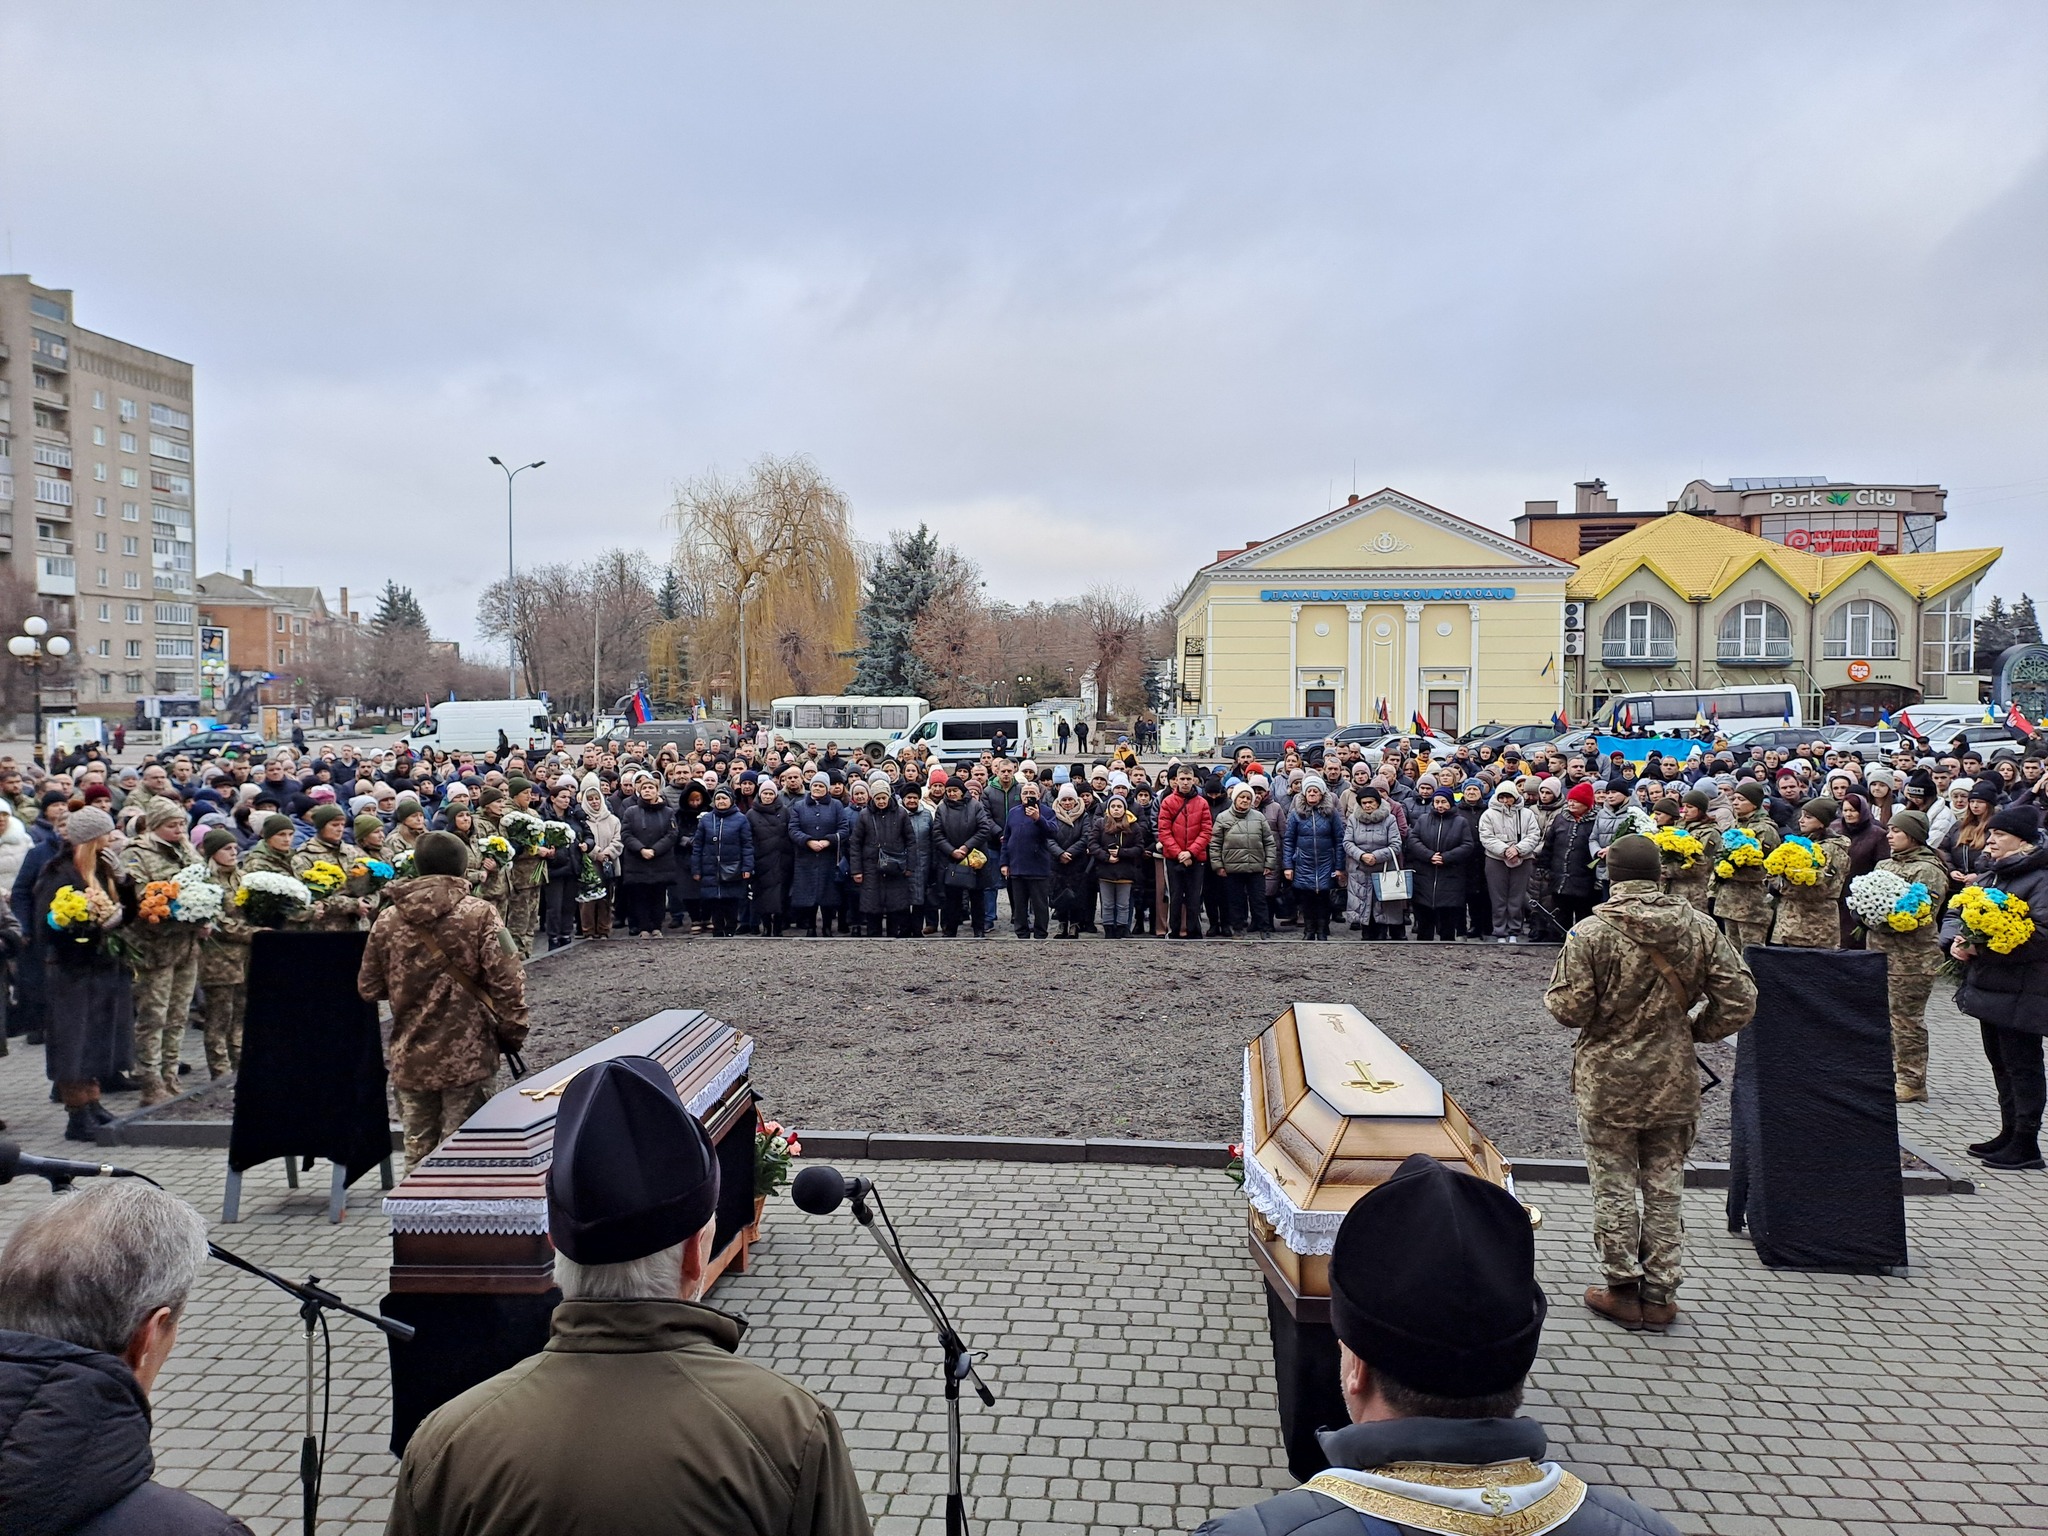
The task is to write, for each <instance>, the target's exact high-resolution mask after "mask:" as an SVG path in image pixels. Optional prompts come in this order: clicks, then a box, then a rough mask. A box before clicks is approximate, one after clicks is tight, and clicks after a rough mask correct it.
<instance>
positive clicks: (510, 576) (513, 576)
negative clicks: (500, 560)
mask: <svg viewBox="0 0 2048 1536" xmlns="http://www.w3.org/2000/svg"><path fill="white" fill-rule="evenodd" d="M491 462H492V463H493V464H495V465H497V466H498V468H500V469H502V470H504V471H505V624H506V627H507V629H508V630H509V631H510V633H509V634H507V636H506V637H505V697H506V698H508V699H516V698H518V697H519V683H518V680H517V678H516V676H515V675H514V668H515V666H516V664H517V662H518V660H519V576H518V571H517V569H516V568H515V567H514V565H513V564H512V482H513V481H514V480H516V479H518V478H519V477H520V476H521V475H523V474H525V473H526V472H527V471H528V470H529V469H539V468H540V467H541V465H543V464H545V463H547V460H546V459H535V460H534V461H533V462H532V463H531V464H522V465H520V466H519V467H518V468H517V469H513V468H511V467H509V466H508V465H507V464H506V463H505V461H504V460H503V459H501V458H499V457H498V456H497V455H496V454H495V453H494V454H492V455H491Z"/></svg>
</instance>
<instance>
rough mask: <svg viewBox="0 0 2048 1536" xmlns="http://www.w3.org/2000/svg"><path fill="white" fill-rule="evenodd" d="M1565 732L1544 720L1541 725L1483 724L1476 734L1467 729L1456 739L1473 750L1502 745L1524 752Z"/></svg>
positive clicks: (1551, 740)
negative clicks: (1517, 748)
mask: <svg viewBox="0 0 2048 1536" xmlns="http://www.w3.org/2000/svg"><path fill="white" fill-rule="evenodd" d="M1566 734H1568V733H1567V732H1562V731H1560V730H1558V728H1557V727H1556V726H1555V725H1553V724H1551V723H1549V722H1548V721H1546V722H1544V723H1543V724H1542V725H1492V726H1483V727H1481V728H1480V731H1479V732H1478V733H1477V734H1474V733H1473V732H1471V731H1467V732H1466V733H1465V734H1464V735H1462V736H1460V737H1459V738H1458V740H1459V741H1460V742H1462V743H1463V744H1464V745H1466V746H1468V747H1470V748H1471V749H1472V750H1473V751H1475V752H1477V751H1478V750H1479V749H1480V748H1481V747H1492V748H1493V749H1494V751H1496V752H1498V751H1499V750H1500V749H1501V748H1502V747H1519V748H1521V749H1522V750H1523V751H1525V752H1526V751H1527V750H1528V749H1529V748H1531V747H1533V746H1538V745H1540V744H1542V743H1545V742H1554V741H1556V740H1557V739H1558V737H1560V736H1562V735H1566Z"/></svg>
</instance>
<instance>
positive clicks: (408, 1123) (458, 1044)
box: [356, 832, 526, 1172]
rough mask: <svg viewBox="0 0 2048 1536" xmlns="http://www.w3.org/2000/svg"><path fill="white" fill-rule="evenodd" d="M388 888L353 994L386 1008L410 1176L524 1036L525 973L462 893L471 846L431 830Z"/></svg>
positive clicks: (502, 937)
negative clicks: (409, 867)
mask: <svg viewBox="0 0 2048 1536" xmlns="http://www.w3.org/2000/svg"><path fill="white" fill-rule="evenodd" d="M413 859H414V864H415V868H417V869H418V871H419V873H418V874H417V875H416V876H415V877H414V878H413V879H411V880H407V881H405V882H404V883H403V884H400V885H394V886H392V887H391V888H390V889H391V892H392V898H391V905H390V907H388V908H387V909H386V910H385V911H383V912H382V913H380V914H378V917H377V922H376V925H375V926H374V927H372V928H371V930H370V940H369V943H368V945H366V946H365V948H364V950H363V965H362V970H361V971H360V973H358V975H357V978H356V990H357V991H358V992H359V993H361V994H362V995H363V997H365V998H367V999H369V1000H370V1001H372V1002H375V1001H379V1000H388V1001H389V1002H390V1004H391V1043H390V1045H389V1046H388V1047H387V1048H386V1052H385V1059H386V1062H387V1064H388V1066H389V1068H390V1071H391V1082H392V1086H393V1087H394V1088H395V1089H396V1090H397V1094H398V1113H399V1119H400V1121H401V1122H402V1123H403V1125H404V1127H405V1166H406V1171H407V1172H410V1171H411V1170H412V1169H413V1168H415V1167H417V1166H418V1165H419V1163H420V1161H421V1160H422V1159H423V1158H425V1157H426V1155H427V1154H428V1153H429V1152H431V1151H433V1150H434V1148H436V1147H438V1146H439V1145H440V1144H441V1143H442V1142H444V1141H446V1140H447V1139H448V1138H449V1137H450V1136H452V1135H453V1134H454V1133H455V1132H456V1131H457V1130H458V1129H460V1127H461V1125H462V1122H463V1121H465V1120H467V1119H468V1118H469V1117H470V1116H471V1115H473V1114H475V1113H476V1111H477V1110H478V1109H480V1108H481V1107H482V1106H483V1104H484V1102H485V1100H487V1099H488V1098H489V1097H490V1092H491V1079H492V1077H493V1076H494V1075H495V1074H496V1073H497V1070H498V1062H499V1060H500V1053H501V1052H502V1051H516V1050H518V1049H519V1047H520V1046H521V1045H523V1044H525V1042H526V971H525V968H524V967H523V966H522V965H521V964H520V962H519V956H518V954H517V952H516V950H515V947H514V945H513V943H512V939H511V936H510V935H509V934H507V933H506V932H505V926H504V924H503V923H501V922H499V921H498V913H497V909H496V908H494V907H492V906H491V904H490V903H489V902H486V901H479V900H478V899H477V898H476V897H474V896H471V895H470V894H469V881H468V879H467V877H466V876H467V870H468V865H469V850H468V849H467V848H465V847H464V846H463V845H462V840H461V839H460V838H458V837H455V836H453V835H451V834H449V833H446V832H430V833H428V834H427V835H426V836H425V837H423V838H421V839H420V843H419V846H418V847H417V848H416V849H414V850H413Z"/></svg>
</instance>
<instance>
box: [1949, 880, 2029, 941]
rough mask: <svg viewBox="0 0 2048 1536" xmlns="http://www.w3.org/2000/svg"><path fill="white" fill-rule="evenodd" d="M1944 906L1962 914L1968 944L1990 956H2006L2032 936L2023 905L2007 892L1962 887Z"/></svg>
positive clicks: (1972, 886)
mask: <svg viewBox="0 0 2048 1536" xmlns="http://www.w3.org/2000/svg"><path fill="white" fill-rule="evenodd" d="M1948 905H1949V910H1950V911H1952V912H1959V913H1961V914H1962V919H1963V927H1964V928H1965V929H1967V930H1968V931H1969V935H1970V941H1971V942H1972V943H1980V944H1982V945H1983V946H1984V947H1985V948H1986V949H1988V950H1990V951H1991V952H1992V953H1993V954H1994V955H2009V954H2011V953H2012V952H2013V951H2014V950H2016V949H2018V948H2019V947H2020V946H2021V945H2022V944H2024V943H2026V942H2027V940H2029V939H2031V938H2032V937H2033V936H2034V920H2033V919H2032V918H2031V917H2029V916H2027V904H2026V903H2025V902H2024V901H2022V900H2020V898H2019V897H2017V896H2015V895H2013V894H2012V893H2011V892H2010V891H2001V890H1996V889H1994V888H1991V887H1989V886H1981V885H1966V886H1964V887H1963V889H1962V892H1961V893H1960V894H1959V895H1956V896H1952V897H1950V898H1949V903H1948Z"/></svg>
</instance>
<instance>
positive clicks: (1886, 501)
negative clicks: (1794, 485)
mask: <svg viewBox="0 0 2048 1536" xmlns="http://www.w3.org/2000/svg"><path fill="white" fill-rule="evenodd" d="M1898 504H1899V493H1898V492H1897V491H1878V490H1869V489H1855V488H1850V489H1846V490H1845V489H1840V488H1837V487H1834V486H1829V487H1824V488H1821V489H1817V490H1806V491H1773V492H1771V505H1772V507H1774V508H1775V507H1896V506H1897V505H1898Z"/></svg>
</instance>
